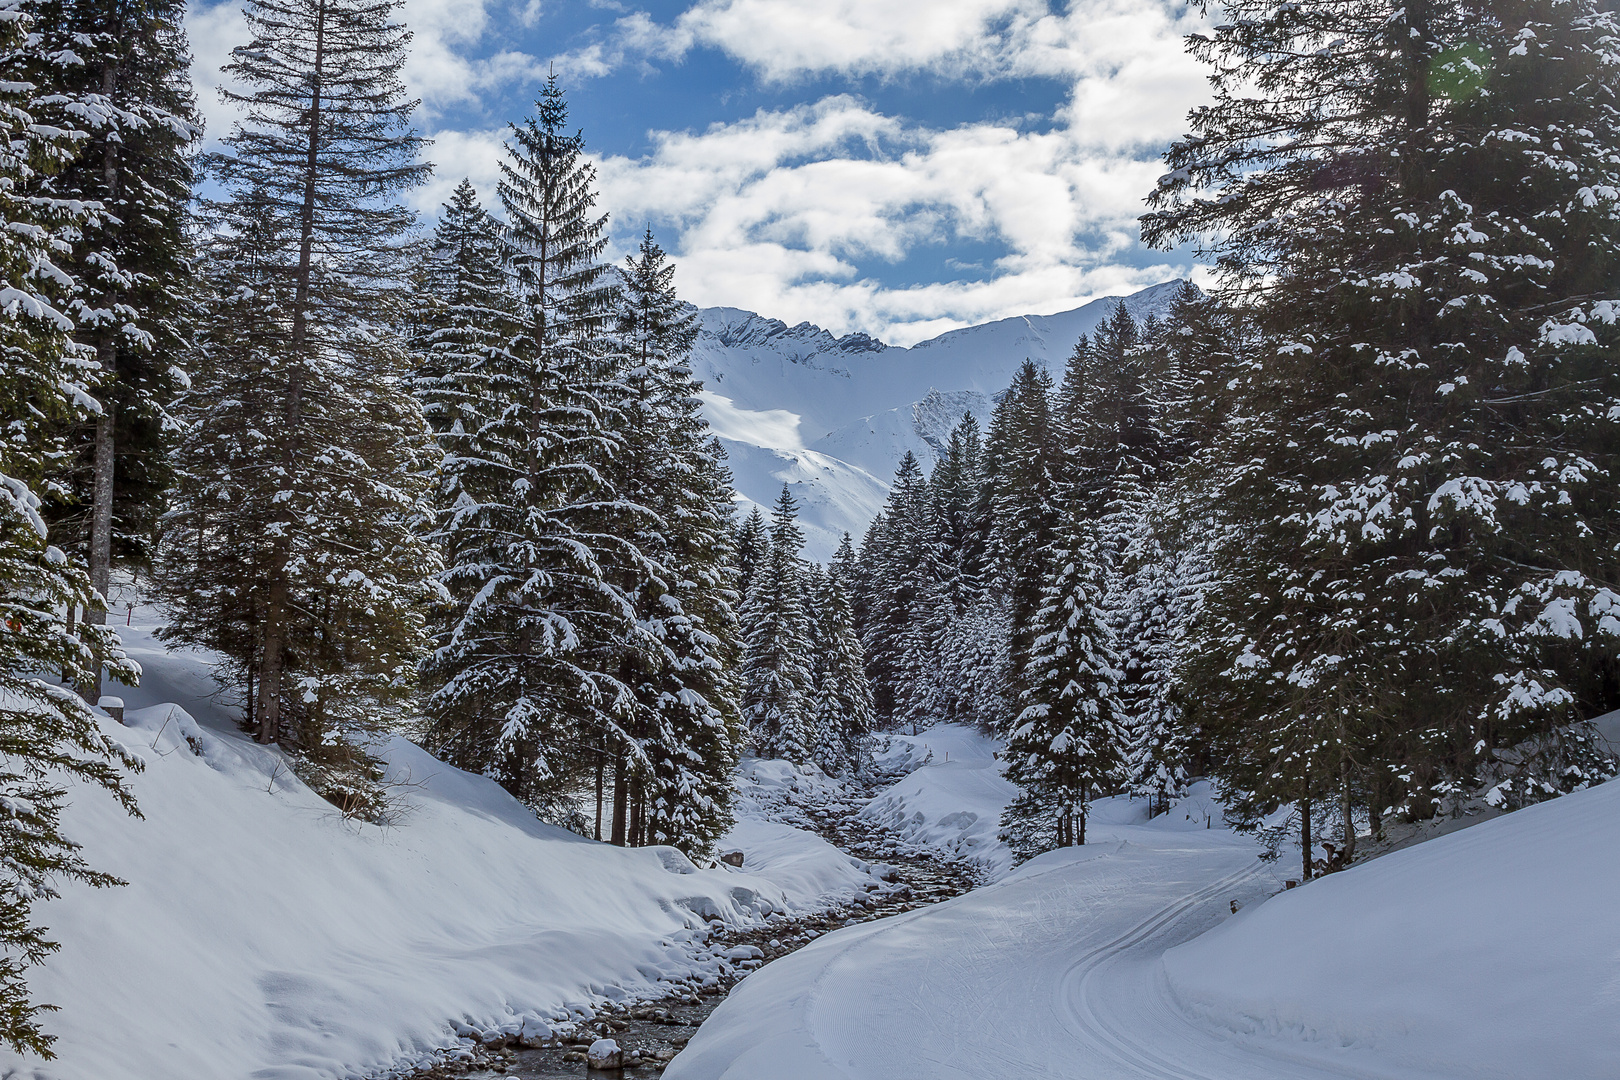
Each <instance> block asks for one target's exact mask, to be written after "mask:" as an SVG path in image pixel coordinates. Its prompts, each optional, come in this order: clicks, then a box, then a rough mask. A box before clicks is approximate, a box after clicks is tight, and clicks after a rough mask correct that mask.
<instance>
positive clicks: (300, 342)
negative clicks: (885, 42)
mask: <svg viewBox="0 0 1620 1080" xmlns="http://www.w3.org/2000/svg"><path fill="white" fill-rule="evenodd" d="M394 7H395V5H394V4H391V3H374V2H370V0H316V2H314V3H309V4H306V3H295V2H292V0H262V2H257V3H252V4H250V5H249V6H248V7H247V9H246V12H245V16H246V19H247V22H248V26H249V29H250V31H251V33H252V35H253V36H252V40H251V42H250V44H248V45H244V46H241V47H240V48H238V49H236V50H235V51H234V53H233V54H232V56H233V58H232V61H231V63H230V64H228V65H226V68H225V70H226V72H227V73H228V74H230V75H231V76H232V77H233V78H234V80H235V85H236V86H237V87H238V89H227V90H226V91H224V93H225V96H226V97H227V99H228V100H231V101H233V102H236V103H237V104H239V105H240V106H241V107H242V109H243V112H242V118H241V119H240V120H239V121H238V122H237V123H236V125H235V126H234V128H233V129H232V131H231V134H230V135H229V136H227V137H226V138H225V139H224V140H222V141H223V145H224V149H223V151H221V152H220V153H216V154H212V155H209V157H208V158H207V159H206V164H207V166H208V168H209V169H210V171H211V172H212V174H213V175H214V177H215V178H216V180H217V182H218V184H219V189H220V191H221V193H222V197H221V198H219V199H216V200H209V201H207V202H206V203H205V210H206V213H207V217H208V220H209V224H210V225H211V227H212V230H213V237H212V239H211V240H210V248H211V254H210V260H211V261H210V265H209V267H208V275H207V280H208V281H209V283H210V285H211V295H210V297H209V299H208V302H207V310H206V311H205V315H204V328H203V331H202V334H201V341H200V345H199V349H198V353H197V356H196V358H195V360H194V364H195V366H196V368H197V371H196V378H195V380H194V385H193V392H192V393H191V394H190V395H188V397H187V399H186V401H185V403H184V405H185V416H186V417H187V419H188V420H189V426H188V427H187V429H186V431H185V432H184V435H183V437H182V440H181V447H180V449H179V451H178V454H177V459H178V462H179V468H180V472H181V480H180V483H179V485H178V493H177V499H176V508H175V510H174V511H173V512H172V514H171V517H170V520H169V523H168V526H167V527H166V530H165V535H166V545H165V558H166V563H167V565H166V569H165V573H164V575H163V576H164V588H165V590H166V592H167V595H168V599H169V600H170V602H171V605H172V607H173V612H174V618H173V621H172V625H171V627H170V635H171V638H172V639H174V640H179V641H185V642H194V643H197V644H204V645H209V646H212V647H216V648H221V649H224V650H229V651H228V655H230V656H231V658H232V660H233V661H234V662H235V664H236V665H238V666H239V667H240V668H242V669H245V672H246V675H247V682H248V685H249V686H250V687H251V688H252V690H251V694H252V696H251V701H250V704H249V715H250V717H251V721H252V723H253V725H254V726H255V728H256V729H257V732H258V737H259V739H260V740H261V741H264V742H280V743H283V744H284V745H286V746H288V747H289V749H292V750H295V751H297V752H298V753H299V754H300V755H301V757H302V759H303V760H304V761H305V762H306V764H307V765H308V766H309V767H310V773H309V775H310V779H311V780H312V781H313V782H314V783H315V784H316V786H317V787H318V788H320V789H321V790H323V791H324V792H325V793H326V794H327V795H328V797H329V798H331V799H333V800H334V801H335V802H337V803H338V804H339V805H342V806H344V807H345V809H347V810H351V811H357V812H365V811H366V809H367V806H368V799H369V796H368V795H367V794H366V792H367V791H368V790H369V788H368V777H370V776H371V774H372V765H371V764H370V760H369V758H368V757H367V756H366V754H365V752H364V742H365V740H366V738H367V737H368V735H369V733H371V732H373V731H375V730H377V729H379V728H384V727H387V726H389V725H392V724H393V723H395V717H396V716H397V715H398V706H399V704H400V702H402V701H404V700H406V699H407V698H408V695H409V693H410V689H411V686H412V683H413V674H414V671H415V667H416V663H417V661H418V659H419V657H420V656H421V653H422V651H423V647H424V644H425V638H424V623H425V619H424V611H425V607H426V605H427V604H428V603H430V602H432V601H434V600H435V599H436V598H437V597H438V596H439V595H440V591H439V590H438V588H437V586H436V585H435V584H434V581H433V575H434V574H435V573H436V571H437V569H438V565H439V564H438V560H437V558H436V556H435V554H434V552H433V550H432V548H431V546H430V545H429V544H428V543H427V542H426V541H425V540H424V539H423V538H422V536H421V534H420V530H419V526H420V525H421V524H422V523H423V521H424V520H425V518H426V516H427V515H428V513H429V506H428V504H427V502H426V496H427V493H428V485H429V479H428V478H429V475H430V473H431V471H432V467H433V465H434V463H435V461H436V458H437V453H436V448H435V447H434V446H433V445H432V441H431V439H430V437H429V435H428V432H427V429H426V426H425V425H424V424H423V422H422V414H421V410H420V409H419V408H418V406H417V404H416V401H415V399H414V398H413V397H412V396H411V394H410V392H409V390H408V388H407V386H406V379H407V377H408V374H409V369H410V356H409V353H408V351H407V350H406V348H405V343H404V341H403V338H402V335H401V333H400V332H399V329H398V328H399V327H401V326H402V325H403V324H404V323H405V321H406V317H407V313H408V311H409V299H408V296H409V293H408V289H407V288H406V286H405V278H406V273H407V270H408V257H409V255H410V253H411V251H412V250H413V249H412V246H411V236H410V233H411V230H412V225H413V220H414V218H413V215H412V213H411V212H410V210H409V209H407V208H406V207H405V206H403V205H401V204H400V203H398V202H396V201H394V199H395V198H396V196H397V195H398V194H399V193H400V192H401V191H403V190H405V189H407V188H409V187H411V186H412V185H414V184H416V183H417V182H418V181H420V180H421V179H422V177H423V176H424V175H425V174H426V170H427V166H425V165H423V164H421V163H420V162H419V161H418V160H417V151H418V149H419V147H420V145H421V141H422V140H421V139H420V138H419V137H418V136H417V135H416V134H415V133H414V132H412V131H411V130H410V128H409V126H408V125H409V119H410V114H411V111H412V109H413V108H414V102H411V101H410V100H408V99H407V98H406V97H405V92H404V86H403V84H402V83H401V82H400V79H399V69H400V66H401V64H403V62H404V56H405V44H406V42H407V40H408V39H409V35H408V34H407V33H406V31H405V29H404V28H403V27H401V26H399V25H397V24H396V23H393V22H392V21H391V15H392V13H393V10H394ZM244 630H246V633H243V631H244Z"/></svg>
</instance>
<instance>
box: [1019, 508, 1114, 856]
mask: <svg viewBox="0 0 1620 1080" xmlns="http://www.w3.org/2000/svg"><path fill="white" fill-rule="evenodd" d="M1064 531H1065V533H1066V534H1067V535H1066V541H1067V543H1066V546H1065V547H1064V548H1062V549H1059V550H1058V551H1057V552H1055V553H1054V556H1053V559H1054V563H1055V565H1056V573H1055V574H1054V576H1053V577H1052V579H1051V580H1050V582H1049V583H1048V584H1047V586H1046V588H1045V590H1044V591H1043V594H1042V597H1041V606H1040V609H1039V610H1038V611H1037V612H1036V615H1035V617H1034V622H1033V625H1032V626H1031V628H1030V642H1031V653H1030V660H1029V668H1028V670H1027V673H1026V675H1025V678H1024V683H1025V687H1026V689H1025V690H1024V694H1023V698H1022V702H1021V704H1022V705H1023V708H1022V711H1021V712H1020V713H1019V714H1018V718H1017V721H1016V722H1015V724H1014V725H1013V727H1012V729H1011V731H1010V733H1009V736H1008V739H1007V749H1006V751H1005V754H1004V756H1005V758H1006V762H1007V766H1006V775H1007V779H1008V780H1011V781H1012V782H1013V783H1014V784H1016V785H1017V786H1018V789H1019V791H1018V794H1017V796H1015V797H1014V799H1013V801H1012V802H1011V803H1009V804H1008V806H1007V810H1006V812H1005V814H1004V815H1003V817H1002V837H1003V839H1005V840H1006V841H1007V843H1008V845H1009V846H1010V847H1011V848H1012V850H1013V853H1014V855H1015V856H1016V857H1017V858H1018V859H1019V861H1023V860H1025V859H1028V858H1030V857H1032V856H1034V855H1038V854H1040V853H1041V852H1042V851H1047V850H1050V849H1052V848H1056V847H1068V846H1071V845H1075V844H1084V843H1085V842H1086V813H1087V809H1088V807H1089V805H1090V803H1091V800H1092V799H1093V798H1095V797H1096V796H1098V795H1099V794H1102V793H1104V792H1105V791H1106V790H1108V789H1109V788H1110V787H1112V785H1113V784H1114V783H1115V782H1116V781H1117V780H1118V777H1119V768H1120V762H1121V754H1122V750H1123V744H1124V741H1125V737H1124V734H1123V732H1122V731H1121V729H1120V724H1119V714H1118V703H1117V698H1116V694H1115V689H1116V687H1117V686H1118V684H1119V679H1120V674H1119V672H1118V670H1117V669H1116V667H1115V663H1114V652H1113V644H1112V642H1111V641H1110V634H1109V629H1108V624H1107V621H1106V616H1105V614H1104V612H1103V610H1102V606H1101V602H1102V599H1103V590H1102V576H1103V575H1102V568H1101V565H1100V559H1099V555H1098V547H1099V544H1098V540H1097V537H1096V535H1095V527H1094V526H1092V525H1090V524H1087V523H1085V522H1083V521H1082V520H1081V519H1080V518H1079V517H1078V516H1077V515H1074V514H1072V513H1071V514H1070V515H1069V517H1068V520H1067V521H1066V523H1065V528H1064Z"/></svg>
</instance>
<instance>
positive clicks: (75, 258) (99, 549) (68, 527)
mask: <svg viewBox="0 0 1620 1080" xmlns="http://www.w3.org/2000/svg"><path fill="white" fill-rule="evenodd" d="M26 10H28V11H29V13H30V15H31V16H32V18H33V26H34V30H35V32H36V34H37V37H36V39H35V40H34V41H33V42H32V45H31V48H30V49H29V50H28V51H29V53H30V54H31V55H32V56H33V57H34V58H35V60H36V63H35V64H34V65H32V67H33V70H32V71H31V72H30V73H29V77H30V78H31V79H32V80H33V81H34V82H36V83H37V84H39V85H40V86H42V87H45V88H48V89H49V91H50V94H49V97H48V98H46V99H45V101H44V102H42V104H43V105H44V106H45V107H44V108H43V109H42V110H41V112H40V114H39V115H38V116H37V117H36V118H37V119H38V120H40V121H41V122H43V123H49V124H54V125H56V126H59V127H62V128H65V129H69V130H74V131H76V132H78V133H79V134H80V135H81V136H82V137H81V138H80V139H79V140H77V149H78V153H77V155H76V156H75V158H74V160H73V161H72V162H71V163H70V164H69V165H68V166H67V167H66V168H64V169H63V170H62V171H61V172H59V173H57V174H56V175H54V176H49V177H43V176H42V177H40V178H39V180H40V184H41V189H42V192H41V193H42V194H45V195H48V196H56V197H60V198H65V199H75V200H79V201H82V202H85V203H91V204H97V205H99V206H100V207H101V208H102V211H103V212H102V213H100V214H97V215H95V216H94V217H93V218H90V219H87V220H85V221H84V222H82V223H81V224H80V226H79V228H78V230H77V235H76V236H74V237H72V238H71V239H72V242H73V249H72V252H71V254H69V255H68V256H67V258H66V259H65V260H64V261H63V268H64V269H66V270H68V271H69V272H70V273H72V274H73V275H74V277H75V278H76V279H77V281H78V284H79V288H78V291H77V292H76V293H75V295H74V296H73V298H72V301H71V304H70V307H69V314H70V316H71V317H72V318H73V320H74V323H75V325H76V329H75V331H74V337H75V339H76V340H77V341H79V342H80V343H82V344H85V345H89V346H91V347H92V348H93V349H94V350H95V353H96V359H97V362H98V363H100V365H101V368H102V370H103V371H104V372H105V373H106V377H105V378H104V379H103V380H102V381H101V383H100V384H99V386H98V388H97V391H96V395H97V401H98V403H99V404H100V406H101V408H100V411H99V412H98V413H97V414H96V415H95V416H94V417H92V418H89V419H87V420H85V421H84V422H83V423H80V424H78V425H76V426H75V427H74V429H73V431H72V432H71V433H70V436H69V444H70V449H71V453H72V457H71V458H70V459H69V461H68V463H67V468H66V469H64V470H62V471H61V472H59V473H58V475H57V477H56V481H57V482H58V483H60V484H61V485H62V486H63V487H64V488H65V489H66V493H65V498H62V500H61V501H60V502H57V501H56V500H53V505H52V506H51V507H50V518H51V521H52V524H53V526H54V529H53V533H54V534H55V535H56V536H57V537H59V538H60V539H59V542H61V543H62V544H63V546H64V547H68V548H69V550H70V551H72V553H73V554H75V555H77V556H79V557H81V558H83V559H84V560H85V561H86V563H87V564H88V565H89V568H90V581H91V584H92V586H93V587H94V588H95V589H96V590H97V591H98V592H100V593H102V594H103V595H105V594H106V591H107V588H108V584H109V581H110V574H111V568H112V564H113V562H114V561H115V560H128V561H132V562H134V563H135V564H137V565H139V564H143V563H146V562H148V561H149V560H150V557H151V551H150V545H151V541H152V539H153V536H154V533H155V529H156V523H157V517H158V514H159V513H160V511H161V509H162V501H163V492H164V489H165V488H166V487H167V486H168V484H169V482H170V479H171V477H170V475H169V466H168V453H167V451H168V447H167V445H166V444H167V441H168V435H167V433H166V431H165V427H166V409H167V406H168V404H169V403H170V402H171V401H172V400H173V398H174V395H175V393H176V391H177V390H178V389H179V388H180V386H181V385H183V383H184V380H185V376H184V374H183V373H182V371H181V369H180V367H179V362H180V359H181V354H182V353H183V352H184V350H185V349H186V348H187V346H188V345H189V341H190V333H191V331H190V327H189V322H190V318H191V315H192V298H191V297H190V295H189V293H190V288H191V269H192V252H191V245H190V242H189V237H188V235H187V232H188V217H187V203H188V202H189V201H190V199H191V187H192V166H191V157H190V147H191V144H192V142H193V141H194V140H195V139H196V138H198V137H199V136H200V135H201V134H202V126H201V123H200V121H199V119H198V116H197V108H196V102H195V99H194V96H193V93H192V88H191V79H190V74H189V66H190V61H191V58H190V56H188V55H187V50H186V36H185V28H184V25H183V22H184V18H185V12H186V6H185V4H184V3H181V2H179V0H30V2H29V3H28V4H27V5H26ZM171 426H172V425H171ZM70 545H71V546H70ZM84 617H85V621H86V622H89V623H101V622H104V621H105V619H106V612H105V611H104V610H102V609H100V608H99V607H98V608H92V609H91V610H89V611H87V612H85V616H84ZM92 668H93V669H92V673H91V678H90V679H89V680H88V681H87V682H86V683H85V684H84V685H83V686H81V687H80V692H81V693H83V694H84V696H85V699H86V700H87V701H90V702H92V703H94V702H95V701H96V699H97V698H99V697H100V694H101V675H100V672H99V670H95V669H94V666H92Z"/></svg>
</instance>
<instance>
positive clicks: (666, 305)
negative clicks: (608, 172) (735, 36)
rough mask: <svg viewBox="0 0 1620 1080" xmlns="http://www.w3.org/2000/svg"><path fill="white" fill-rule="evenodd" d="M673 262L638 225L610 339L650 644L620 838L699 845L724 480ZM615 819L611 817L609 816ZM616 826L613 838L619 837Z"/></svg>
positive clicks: (722, 703)
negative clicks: (618, 359) (640, 765)
mask: <svg viewBox="0 0 1620 1080" xmlns="http://www.w3.org/2000/svg"><path fill="white" fill-rule="evenodd" d="M674 273H675V267H674V265H673V264H672V263H670V262H669V261H668V259H667V257H666V256H665V254H664V251H663V249H662V248H660V247H659V246H658V244H657V243H656V242H655V241H654V240H653V238H652V233H651V232H650V231H649V232H648V233H647V234H646V235H645V236H644V237H643V239H642V242H641V246H640V249H639V250H638V251H637V253H636V254H635V255H632V256H630V258H629V259H628V260H627V262H626V265H625V268H624V270H623V271H622V274H621V276H622V278H623V286H624V287H623V294H622V301H621V305H620V308H619V314H618V327H617V335H618V338H619V342H620V348H621V349H622V350H623V354H624V360H625V364H626V371H625V373H624V376H623V379H624V385H625V387H626V390H627V391H628V393H627V394H626V395H625V397H624V398H623V399H622V401H621V402H620V403H619V407H618V409H617V410H615V415H616V416H617V417H618V429H617V430H618V435H619V438H620V441H621V443H622V447H623V449H622V450H621V452H620V453H619V455H618V456H617V459H616V462H615V468H614V474H615V477H616V480H617V483H616V487H617V489H618V492H619V500H620V501H621V502H622V503H626V504H628V505H631V506H634V507H638V508H640V509H641V510H642V511H644V513H642V514H640V515H638V516H631V515H625V518H624V520H625V524H626V526H627V527H628V528H631V529H633V530H634V533H633V541H634V544H635V549H636V552H637V554H638V556H639V558H638V560H637V561H636V562H635V563H634V564H633V566H632V567H630V569H631V571H632V572H631V575H630V580H631V581H633V584H634V587H633V589H632V590H631V598H632V600H633V602H634V607H635V618H636V622H637V624H638V625H639V626H641V627H643V628H644V630H645V632H646V633H647V635H648V636H649V638H650V639H651V642H652V647H651V648H650V649H648V650H646V651H645V652H644V653H642V654H639V655H638V654H633V653H632V654H627V659H628V660H629V661H630V662H631V663H632V664H634V665H636V667H637V670H634V671H633V672H632V671H630V670H628V669H627V671H626V676H627V677H626V682H627V683H628V684H629V685H630V687H631V689H632V692H633V694H634V697H635V714H634V719H633V722H632V725H631V731H632V735H633V737H635V738H636V739H637V740H638V742H639V744H640V747H641V753H642V755H643V756H644V757H645V759H646V761H647V765H646V767H645V768H644V769H643V770H640V771H638V772H637V773H635V774H634V775H632V776H630V777H628V778H627V780H628V786H627V787H626V789H625V795H624V798H623V799H622V800H621V799H620V798H619V797H618V788H617V787H616V790H615V810H616V811H617V810H618V807H619V804H620V802H621V801H622V802H624V803H626V804H627V805H628V809H629V815H628V818H627V821H626V829H627V837H626V840H627V842H629V843H631V844H646V843H654V844H673V845H675V846H676V847H679V848H680V849H681V850H683V851H686V852H687V853H688V854H692V855H699V854H704V853H706V852H707V851H708V850H709V849H710V847H711V846H712V845H713V843H714V841H715V840H716V839H717V838H718V837H719V836H720V835H721V834H723V833H724V832H725V831H726V830H727V829H728V828H729V827H730V825H731V820H732V819H731V811H730V807H731V793H732V786H731V779H732V770H733V769H734V768H735V766H736V764H737V756H738V751H737V744H738V742H739V735H740V717H739V709H738V703H737V689H736V685H735V675H734V670H733V669H734V666H735V661H736V657H737V653H738V651H739V645H740V643H739V641H738V633H737V622H736V617H735V615H734V614H733V612H732V608H731V603H730V599H731V595H732V594H731V589H730V581H729V578H730V570H729V567H728V565H727V563H728V558H729V556H730V550H729V537H730V534H731V520H730V510H731V478H730V475H729V473H728V472H727V470H726V469H725V467H724V465H723V464H722V456H723V451H722V450H721V449H720V446H719V444H718V442H717V441H716V440H715V438H714V436H713V435H712V434H711V433H710V432H709V428H708V425H707V424H706V423H705V422H704V420H703V417H702V413H701V402H700V401H699V399H698V396H697V395H698V392H699V390H700V389H701V387H700V384H699V383H698V382H697V380H696V379H695V378H693V376H692V372H691V368H690V367H689V366H688V360H689V357H690V354H691V351H692V345H693V342H694V341H695V340H696V338H697V329H698V328H697V316H696V314H695V312H693V310H692V309H691V308H690V306H688V305H685V304H683V303H681V301H680V300H679V299H678V298H677V297H676V295H675V287H674ZM616 824H617V823H616ZM618 832H619V830H618V828H617V827H615V830H614V835H615V837H617V836H618Z"/></svg>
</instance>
